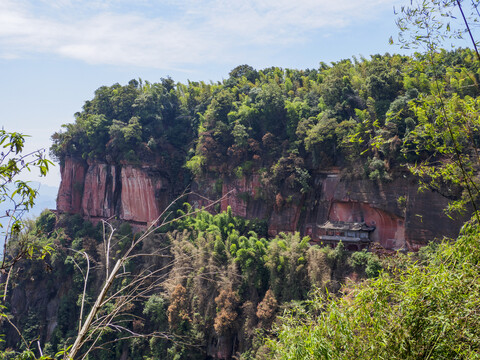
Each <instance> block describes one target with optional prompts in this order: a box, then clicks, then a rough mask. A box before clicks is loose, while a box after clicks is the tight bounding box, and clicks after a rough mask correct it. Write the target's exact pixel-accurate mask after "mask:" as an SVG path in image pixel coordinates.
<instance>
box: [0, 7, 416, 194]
mask: <svg viewBox="0 0 480 360" xmlns="http://www.w3.org/2000/svg"><path fill="white" fill-rule="evenodd" d="M405 2H408V3H409V1H403V3H405ZM401 3H402V1H397V0H335V1H332V0H296V1H292V0H256V1H253V0H243V1H242V0H240V1H239V0H236V1H231V0H176V1H173V0H163V1H161V0H149V1H147V0H136V1H135V0H130V1H124V0H116V1H115V0H0V75H1V77H0V79H1V82H0V114H1V121H0V125H1V126H3V127H4V128H5V129H6V130H8V131H20V132H23V133H25V134H29V135H31V136H32V137H31V138H29V140H28V141H29V145H28V147H29V149H36V148H41V147H44V148H48V147H49V146H50V141H49V138H50V136H51V134H52V133H53V132H55V131H58V130H59V129H60V126H61V124H64V123H67V122H72V121H73V114H74V113H75V112H77V111H80V110H81V107H82V105H83V103H84V101H85V100H88V99H91V98H92V97H93V93H94V91H95V89H97V88H98V87H100V86H102V85H112V84H114V83H116V82H118V83H121V84H125V83H126V82H128V81H129V80H130V79H134V78H142V79H144V80H148V81H151V82H155V81H158V80H159V79H160V78H162V77H166V76H171V77H172V78H173V79H174V80H175V81H181V82H185V81H186V80H187V79H190V80H195V81H196V80H204V81H209V80H212V81H217V80H222V79H223V78H227V77H228V72H229V71H230V70H231V69H233V68H234V67H235V66H237V65H240V64H249V65H251V66H253V67H254V68H257V69H262V68H265V67H270V66H280V67H283V68H297V69H304V68H315V67H318V64H319V62H321V61H324V62H326V63H329V62H331V61H338V60H341V59H345V58H350V57H352V56H357V57H358V56H362V55H363V56H365V57H367V56H368V55H371V54H377V53H381V54H383V53H385V52H390V53H399V52H400V53H403V52H404V51H402V50H401V49H400V48H399V47H397V46H391V45H389V44H388V39H389V37H390V36H391V35H393V36H395V35H396V33H397V29H396V26H395V22H394V21H395V16H394V13H393V7H394V6H397V7H398V6H399V4H401ZM40 181H42V182H44V183H46V184H49V185H53V186H56V185H57V186H58V184H59V181H60V177H59V171H58V166H57V168H56V169H54V170H52V172H51V174H50V175H49V176H48V178H47V179H43V180H40Z"/></svg>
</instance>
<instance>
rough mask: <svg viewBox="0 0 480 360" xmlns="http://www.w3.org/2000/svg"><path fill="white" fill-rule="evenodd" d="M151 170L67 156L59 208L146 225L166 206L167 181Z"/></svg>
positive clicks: (98, 218) (58, 201)
mask: <svg viewBox="0 0 480 360" xmlns="http://www.w3.org/2000/svg"><path fill="white" fill-rule="evenodd" d="M149 170H150V169H149V168H148V167H145V168H138V167H134V166H132V165H122V166H113V165H109V164H102V163H94V162H90V163H88V164H85V163H83V162H80V161H75V160H73V159H71V158H67V159H66V160H65V164H64V166H63V167H62V182H61V184H60V189H59V193H58V198H57V210H58V211H60V212H69V213H78V214H81V215H83V216H84V217H85V218H87V219H89V220H91V221H93V222H96V221H99V220H100V219H105V218H110V217H112V216H116V217H118V218H120V219H123V220H127V221H131V222H133V223H137V224H139V225H147V224H148V223H151V222H152V221H154V220H155V219H157V218H158V216H160V206H161V205H163V206H164V207H165V206H166V205H165V199H164V196H162V195H161V194H162V191H163V190H166V187H165V184H166V183H167V181H166V180H165V179H163V178H162V177H157V176H155V177H152V176H150V175H149ZM157 195H158V196H157Z"/></svg>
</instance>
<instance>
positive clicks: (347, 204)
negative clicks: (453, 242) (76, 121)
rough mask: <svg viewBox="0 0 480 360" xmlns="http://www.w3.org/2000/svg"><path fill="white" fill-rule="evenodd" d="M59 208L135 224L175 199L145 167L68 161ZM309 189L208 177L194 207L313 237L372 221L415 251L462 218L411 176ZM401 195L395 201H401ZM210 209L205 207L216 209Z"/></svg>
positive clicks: (384, 241) (323, 178)
mask: <svg viewBox="0 0 480 360" xmlns="http://www.w3.org/2000/svg"><path fill="white" fill-rule="evenodd" d="M61 170H62V171H61V173H62V182H61V185H60V190H59V194H58V199H57V209H58V210H59V211H63V212H71V213H79V214H81V215H83V216H84V217H85V218H88V219H90V220H92V221H94V222H95V221H98V220H99V219H102V218H109V217H112V216H116V217H118V218H120V219H123V220H127V221H131V222H133V223H135V224H137V225H140V226H142V225H147V224H149V223H151V222H152V221H154V220H155V219H156V218H157V217H158V216H159V215H160V213H161V212H162V211H163V210H164V209H165V207H166V206H168V204H169V203H170V201H172V200H173V193H172V191H170V190H171V189H170V185H169V183H168V181H167V180H166V179H165V178H163V177H162V176H161V175H159V174H158V172H156V169H152V168H151V167H135V166H132V165H118V166H113V165H109V164H102V163H94V162H91V163H88V164H87V163H85V162H83V161H78V160H75V159H72V158H66V159H65V163H64V165H63V166H62V169H61ZM314 184H315V186H314V188H313V189H312V191H310V193H308V194H297V193H291V194H283V195H282V194H277V198H272V199H270V198H267V196H266V195H265V191H263V190H264V189H263V188H262V183H261V181H260V177H259V176H258V175H256V174H253V175H251V176H248V177H243V178H241V179H237V178H233V179H222V180H221V181H219V180H218V179H207V180H205V181H203V182H202V183H194V184H192V187H193V190H195V191H197V192H198V193H200V194H202V195H203V196H204V197H201V196H200V197H199V196H192V197H190V198H189V201H190V202H191V203H192V204H193V205H194V206H196V207H204V206H207V205H208V204H209V201H208V199H218V198H220V197H222V196H224V199H223V200H222V201H221V203H220V207H219V208H218V207H217V208H216V209H215V210H226V209H227V207H228V206H231V208H232V211H233V213H234V214H235V215H238V216H243V217H245V218H249V219H264V220H266V221H267V222H268V232H269V235H271V236H275V235H276V234H278V233H280V232H282V231H284V232H292V231H296V230H299V231H301V232H302V233H303V234H308V235H310V236H311V237H312V238H313V239H315V238H316V237H318V234H319V230H318V225H321V224H323V223H325V222H326V221H327V220H331V221H349V222H357V221H365V222H366V223H367V224H368V225H370V226H375V231H373V232H372V234H371V238H372V240H373V241H375V242H377V243H379V244H380V245H382V246H383V247H385V248H387V249H402V248H407V249H410V250H416V249H418V248H419V247H420V246H422V245H424V244H426V243H427V242H428V241H430V240H433V239H434V238H439V237H443V236H449V237H455V236H456V235H457V234H458V230H459V228H460V225H461V223H462V222H463V221H464V219H462V220H457V221H456V220H452V219H450V218H448V217H447V216H445V215H444V213H443V209H444V208H445V207H446V205H447V199H445V198H444V197H442V196H441V195H440V194H438V193H434V192H424V193H419V192H418V191H417V188H418V186H417V184H416V183H415V182H414V181H412V180H411V179H408V178H407V177H405V178H398V179H396V180H394V181H392V182H389V183H376V182H372V181H368V180H342V179H341V178H340V176H339V175H338V174H336V173H330V174H318V175H317V176H316V178H315V179H314ZM399 199H400V200H399ZM215 210H214V209H213V208H211V209H210V211H215Z"/></svg>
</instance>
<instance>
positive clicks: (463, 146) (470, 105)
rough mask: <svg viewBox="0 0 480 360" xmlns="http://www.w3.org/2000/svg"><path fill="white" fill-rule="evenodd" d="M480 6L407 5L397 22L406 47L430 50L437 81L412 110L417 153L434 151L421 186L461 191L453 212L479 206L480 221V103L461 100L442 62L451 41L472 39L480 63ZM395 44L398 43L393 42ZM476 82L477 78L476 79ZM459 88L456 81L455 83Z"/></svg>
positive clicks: (457, 1) (457, 2) (420, 167)
mask: <svg viewBox="0 0 480 360" xmlns="http://www.w3.org/2000/svg"><path fill="white" fill-rule="evenodd" d="M477 5H478V2H476V1H472V2H471V3H466V2H464V1H461V0H448V1H442V0H433V1H423V2H421V3H412V4H411V6H402V7H401V11H400V16H399V18H398V20H397V24H398V26H399V28H400V34H399V42H400V43H402V44H403V45H404V46H405V47H411V46H413V47H424V48H425V50H426V55H425V58H424V61H423V62H421V64H422V65H423V69H424V70H427V69H428V70H429V71H430V72H431V74H432V77H433V86H431V94H429V95H424V96H422V97H420V99H419V100H418V101H416V102H412V105H411V108H412V109H413V111H414V114H415V116H416V117H417V118H418V121H419V124H418V126H417V127H416V128H415V130H414V131H413V137H414V140H413V142H414V143H415V144H416V151H417V153H419V152H422V151H424V150H427V151H428V152H430V153H433V156H429V157H428V158H427V159H421V161H420V162H419V163H418V164H415V166H412V167H411V169H412V172H413V173H415V174H417V175H420V177H421V178H422V181H421V185H422V186H423V187H425V188H430V189H434V190H435V191H440V192H442V191H444V189H445V188H447V189H451V188H458V187H460V188H461V189H462V190H463V192H464V196H462V198H461V199H460V200H458V201H453V202H452V203H451V205H450V206H449V210H456V211H463V210H464V209H465V206H466V204H467V203H469V205H470V206H471V207H472V208H473V210H474V214H475V216H476V217H477V220H478V221H479V222H480V216H479V213H478V204H477V200H478V196H479V195H480V184H479V180H478V176H477V174H478V166H479V165H480V158H479V157H478V141H477V135H476V134H477V133H478V129H479V127H480V121H479V116H478V115H479V114H480V108H479V106H478V104H477V100H476V99H474V98H471V97H470V96H468V95H466V96H461V95H460V94H457V93H456V92H454V91H452V90H451V89H452V88H455V86H451V83H452V79H453V80H454V81H456V78H455V77H454V76H447V74H448V69H445V65H444V64H443V63H442V55H443V53H442V52H441V51H440V50H439V48H440V46H441V45H442V44H444V42H445V41H446V40H447V39H450V40H454V39H460V38H463V36H467V37H469V39H470V40H471V43H472V46H473V48H474V50H475V55H476V58H477V60H478V63H477V67H478V65H479V63H480V54H479V52H478V49H477V44H476V41H475V39H474V37H473V33H472V31H471V30H470V24H471V23H474V22H477V21H478V20H480V13H479V12H478V9H477ZM391 41H392V42H393V40H392V39H391ZM465 65H466V63H465V62H464V61H462V62H460V63H459V64H458V65H457V66H452V67H453V69H452V70H450V73H452V72H455V70H454V69H455V68H457V69H458V71H459V72H465V73H466V74H467V76H468V75H469V71H468V70H467V69H465ZM473 81H474V82H475V78H474V79H473ZM454 85H455V83H454Z"/></svg>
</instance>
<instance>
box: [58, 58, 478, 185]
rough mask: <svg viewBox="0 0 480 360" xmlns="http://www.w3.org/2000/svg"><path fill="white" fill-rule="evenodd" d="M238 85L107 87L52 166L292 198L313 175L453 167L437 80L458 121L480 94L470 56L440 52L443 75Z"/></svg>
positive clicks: (413, 65) (67, 129)
mask: <svg viewBox="0 0 480 360" xmlns="http://www.w3.org/2000/svg"><path fill="white" fill-rule="evenodd" d="M432 64H433V65H432ZM229 75H230V76H229V77H228V78H227V79H226V80H223V81H222V82H218V83H205V82H190V81H189V82H188V83H187V84H182V83H175V82H174V81H173V80H172V79H170V78H166V79H161V81H160V82H158V83H150V82H147V81H145V82H144V81H141V80H139V81H137V80H132V81H130V82H129V83H128V84H127V85H124V86H122V85H119V84H114V85H112V86H103V87H101V88H99V89H98V90H97V91H96V92H95V96H94V98H93V99H92V100H89V101H86V103H85V105H84V106H83V110H82V111H81V112H78V113H76V114H75V119H76V120H75V122H74V123H72V124H66V125H63V130H62V131H60V132H57V133H55V134H54V135H53V136H52V139H53V146H52V148H51V151H52V154H53V155H54V156H55V157H56V158H57V159H58V160H59V161H60V162H62V161H63V160H64V159H65V157H66V156H72V157H77V158H83V159H90V160H97V161H101V162H105V161H106V162H109V163H113V164H117V163H125V162H127V163H131V164H135V163H139V162H140V161H142V162H151V163H154V162H155V163H162V164H170V165H167V166H170V168H171V169H170V170H171V171H173V173H175V172H178V171H186V170H185V168H187V169H189V170H190V171H191V173H192V174H193V175H194V176H196V177H197V178H202V177H203V176H205V174H206V173H208V172H214V173H219V174H221V175H224V176H230V175H237V176H242V175H243V174H245V173H249V172H251V171H253V170H255V171H258V172H260V173H266V174H268V176H266V177H265V181H266V182H267V183H269V184H271V185H272V186H280V185H285V183H286V185H288V186H289V187H290V188H292V189H294V190H302V189H303V190H306V189H307V188H308V186H309V179H310V178H311V175H312V173H313V172H314V171H316V170H317V169H319V168H324V167H330V166H342V167H347V168H349V169H350V170H352V171H350V173H351V174H354V176H358V177H369V178H371V179H377V180H388V179H389V178H390V177H391V175H390V174H391V171H392V170H394V169H398V168H399V165H405V164H420V163H422V162H424V161H427V165H428V163H431V162H433V161H436V160H438V159H439V157H443V158H444V157H446V156H447V157H448V154H445V153H444V152H443V153H442V151H441V150H439V149H441V148H442V146H447V145H448V139H445V138H444V137H442V131H441V129H440V128H441V124H437V126H436V127H435V128H432V126H431V123H432V120H433V119H434V118H435V116H436V113H435V112H436V111H437V110H438V109H437V108H436V106H437V105H436V104H435V101H434V95H433V94H434V93H435V91H436V90H435V89H434V88H433V83H432V81H431V79H432V77H433V76H434V75H435V76H437V77H438V78H442V80H440V81H441V83H440V87H441V89H442V92H443V95H444V96H445V99H446V103H447V107H448V106H450V107H451V108H452V109H455V110H458V109H461V110H460V111H463V112H464V113H468V112H470V113H475V111H477V109H478V103H477V101H476V100H475V99H476V97H477V96H478V95H479V93H480V88H479V83H480V81H479V80H480V75H479V64H478V62H477V61H475V58H474V54H473V52H472V51H471V50H469V49H463V50H462V49H460V50H455V51H450V52H447V51H444V50H442V51H440V52H438V53H437V54H436V55H435V63H432V62H429V61H427V58H426V55H421V54H415V55H414V56H412V57H409V56H401V55H389V54H385V55H374V56H372V57H371V58H370V59H366V58H361V59H356V58H353V60H342V61H339V62H335V63H332V64H331V65H327V64H325V63H321V64H320V66H319V68H318V69H307V70H294V69H282V68H278V67H271V68H267V69H263V70H255V69H253V68H252V67H251V66H248V65H241V66H238V67H236V68H235V69H233V70H232V71H231V72H230V74H229ZM429 124H430V125H429ZM460 126H461V125H460ZM471 126H473V127H474V129H473V130H475V126H476V125H471ZM439 129H440V130H439ZM458 130H459V131H463V130H462V129H458ZM471 130H472V128H470V134H471V137H472V138H471V139H470V138H469V136H468V135H467V136H466V137H467V138H465V141H464V142H463V144H462V151H463V152H464V153H465V154H467V157H468V154H469V151H472V144H473V145H476V144H478V141H479V139H478V136H476V135H474V131H471ZM465 134H466V132H465ZM465 134H463V135H465ZM467 163H468V161H467Z"/></svg>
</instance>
